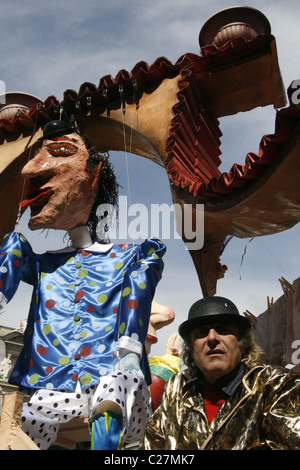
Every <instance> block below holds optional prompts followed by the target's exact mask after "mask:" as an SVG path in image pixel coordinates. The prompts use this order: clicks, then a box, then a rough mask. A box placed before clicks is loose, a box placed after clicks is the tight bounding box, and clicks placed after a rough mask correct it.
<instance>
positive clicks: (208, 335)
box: [191, 323, 243, 384]
mask: <svg viewBox="0 0 300 470" xmlns="http://www.w3.org/2000/svg"><path fill="white" fill-rule="evenodd" d="M191 341H192V348H193V349H192V351H193V353H192V356H193V359H194V361H195V363H196V365H197V367H198V368H199V369H200V370H201V372H202V373H203V375H204V377H205V379H206V381H207V382H208V383H209V384H213V383H214V382H215V381H216V380H218V379H219V378H221V377H222V376H224V375H226V374H228V373H229V372H231V371H232V370H233V369H234V368H235V366H237V365H238V364H239V363H240V361H241V359H242V353H243V351H241V349H240V347H239V343H238V342H239V330H238V328H237V327H236V326H235V325H230V324H221V323H220V324H219V323H218V324H212V325H209V324H208V325H205V326H199V327H197V328H195V330H194V331H192V333H191Z"/></svg>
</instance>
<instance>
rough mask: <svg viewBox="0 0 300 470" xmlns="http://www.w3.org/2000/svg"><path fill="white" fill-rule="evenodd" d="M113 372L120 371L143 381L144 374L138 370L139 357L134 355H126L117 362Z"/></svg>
mask: <svg viewBox="0 0 300 470" xmlns="http://www.w3.org/2000/svg"><path fill="white" fill-rule="evenodd" d="M114 370H120V371H122V372H131V373H132V374H134V375H136V376H137V377H138V378H140V379H144V374H143V372H142V371H141V368H140V357H139V355H138V354H135V353H132V352H131V353H128V354H126V356H124V357H122V359H120V360H119V362H117V364H115V366H114Z"/></svg>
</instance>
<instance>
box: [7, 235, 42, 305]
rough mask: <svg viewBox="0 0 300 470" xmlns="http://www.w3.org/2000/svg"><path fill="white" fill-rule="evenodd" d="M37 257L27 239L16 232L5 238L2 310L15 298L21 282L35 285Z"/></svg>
mask: <svg viewBox="0 0 300 470" xmlns="http://www.w3.org/2000/svg"><path fill="white" fill-rule="evenodd" d="M34 258H35V255H34V253H33V251H32V249H31V246H30V244H29V243H28V241H27V240H26V238H25V237H24V236H23V235H21V234H18V233H16V232H12V233H9V234H7V235H6V236H5V237H4V238H3V242H2V246H1V248H0V310H2V309H3V308H4V307H5V305H6V304H7V303H8V302H9V301H10V300H11V299H12V298H13V296H14V294H15V293H16V291H17V289H18V286H19V283H20V281H24V282H27V283H29V284H33V283H34V279H33V278H32V274H31V273H32V272H33V270H32V269H31V267H32V266H33V265H34Z"/></svg>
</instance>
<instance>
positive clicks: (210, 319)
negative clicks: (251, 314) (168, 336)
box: [179, 296, 251, 339]
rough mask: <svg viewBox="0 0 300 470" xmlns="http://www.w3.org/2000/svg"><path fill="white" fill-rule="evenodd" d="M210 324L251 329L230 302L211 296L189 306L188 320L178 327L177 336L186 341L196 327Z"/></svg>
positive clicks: (246, 320)
mask: <svg viewBox="0 0 300 470" xmlns="http://www.w3.org/2000/svg"><path fill="white" fill-rule="evenodd" d="M212 323H231V324H233V325H237V326H241V327H243V328H251V323H250V321H249V320H248V319H247V318H246V317H243V316H242V315H240V313H239V311H238V309H237V307H236V306H235V305H234V303H233V302H231V300H228V299H226V298H225V297H217V296H212V297H205V298H203V299H201V300H198V301H197V302H195V303H194V304H193V305H192V306H191V308H190V311H189V316H188V319H187V320H186V321H185V322H183V323H182V324H181V325H180V326H179V334H180V336H181V337H182V338H183V339H186V338H187V337H188V336H189V334H190V333H191V331H192V330H193V329H194V328H196V327H197V326H200V325H205V324H212Z"/></svg>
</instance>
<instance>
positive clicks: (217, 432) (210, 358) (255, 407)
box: [140, 296, 300, 450]
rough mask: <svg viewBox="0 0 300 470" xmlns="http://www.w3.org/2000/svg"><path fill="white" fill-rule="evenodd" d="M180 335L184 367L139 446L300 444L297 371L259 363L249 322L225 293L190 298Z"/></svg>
mask: <svg viewBox="0 0 300 470" xmlns="http://www.w3.org/2000/svg"><path fill="white" fill-rule="evenodd" d="M179 334H180V335H181V337H182V338H183V340H184V352H183V356H182V358H183V361H184V363H185V365H186V366H187V368H184V369H183V370H182V371H181V372H180V373H179V374H176V375H174V376H173V377H172V378H171V379H170V381H169V382H168V383H167V384H166V387H165V390H164V394H163V398H162V402H161V406H160V408H158V409H157V410H156V412H155V413H154V415H153V416H152V418H151V419H150V421H149V423H148V425H147V428H146V431H145V434H144V437H143V439H142V441H141V444H140V448H141V449H146V450H162V449H164V450H182V449H184V450H202V449H205V450H272V449H276V450H296V449H297V450H299V449H300V400H299V398H300V377H298V376H297V375H295V374H293V373H292V372H290V371H288V370H287V369H285V368H284V367H278V366H271V365H266V364H263V363H259V362H258V360H259V356H260V353H261V351H260V350H259V348H258V347H257V346H256V345H255V342H254V340H253V335H252V332H251V324H250V322H249V321H248V319H247V318H246V317H244V316H242V315H240V314H239V311H238V309H237V307H236V306H235V305H234V304H233V303H232V302H231V301H230V300H229V299H226V298H223V297H218V296H212V297H206V298H203V299H201V300H199V301H197V302H196V303H194V304H193V305H192V307H191V309H190V311H189V315H188V320H187V321H185V322H183V323H182V324H181V325H180V327H179Z"/></svg>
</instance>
